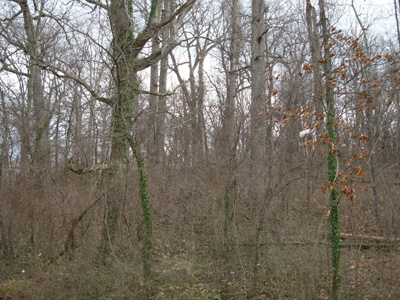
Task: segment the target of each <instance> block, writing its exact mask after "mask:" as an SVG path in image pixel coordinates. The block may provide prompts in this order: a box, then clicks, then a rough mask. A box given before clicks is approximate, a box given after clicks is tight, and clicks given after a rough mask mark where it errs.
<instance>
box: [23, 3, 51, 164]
mask: <svg viewBox="0 0 400 300" xmlns="http://www.w3.org/2000/svg"><path fill="white" fill-rule="evenodd" d="M15 2H17V3H18V4H19V6H20V7H21V11H22V13H23V17H24V28H25V33H26V36H27V44H26V48H27V52H28V55H29V78H28V103H30V102H32V103H33V121H34V124H33V129H34V132H35V140H34V149H33V153H31V154H32V161H33V162H34V163H37V164H48V163H50V140H49V125H48V124H47V122H46V119H47V115H46V112H47V111H48V109H47V105H46V103H45V100H44V95H43V83H42V74H41V69H40V66H39V64H38V63H39V52H38V47H39V45H38V32H39V31H40V17H39V19H38V21H37V25H36V28H35V25H34V22H33V17H32V15H31V12H30V10H29V6H28V2H27V1H26V0H19V1H15ZM28 107H29V105H28ZM27 113H28V114H30V109H28V111H27Z"/></svg>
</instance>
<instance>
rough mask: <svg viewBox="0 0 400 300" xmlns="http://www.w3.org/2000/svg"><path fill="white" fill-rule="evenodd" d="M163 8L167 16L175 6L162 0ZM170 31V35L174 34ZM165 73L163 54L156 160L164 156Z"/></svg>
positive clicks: (164, 40) (165, 32)
mask: <svg viewBox="0 0 400 300" xmlns="http://www.w3.org/2000/svg"><path fill="white" fill-rule="evenodd" d="M163 2H164V10H163V13H162V18H165V17H167V16H168V15H169V14H170V11H172V10H173V9H174V7H175V5H174V0H164V1H163ZM170 31H172V28H170V27H169V26H166V27H165V28H164V29H163V30H162V44H163V47H165V46H166V44H167V40H168V38H169V36H170ZM174 34H175V33H174V32H171V35H174ZM167 75H168V56H165V57H163V58H162V59H161V61H160V82H159V83H160V86H159V93H160V96H158V104H157V111H158V113H157V118H156V160H157V162H163V161H164V158H165V150H164V143H165V116H166V112H167V98H166V96H163V94H165V93H166V92H167Z"/></svg>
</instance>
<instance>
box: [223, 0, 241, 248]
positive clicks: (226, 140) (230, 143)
mask: <svg viewBox="0 0 400 300" xmlns="http://www.w3.org/2000/svg"><path fill="white" fill-rule="evenodd" d="M230 16H231V24H230V28H231V31H230V47H229V57H230V61H229V62H230V66H229V73H228V74H227V93H226V94H227V95H226V100H225V103H224V107H223V115H222V134H221V136H222V138H221V143H220V148H221V149H219V151H220V152H221V157H222V162H223V165H224V166H226V167H227V170H228V181H227V183H226V188H225V222H224V235H225V249H226V250H227V251H229V248H230V246H229V244H230V243H229V239H230V238H229V227H230V222H231V219H232V213H231V209H232V194H233V187H234V185H233V180H234V176H233V172H234V162H235V160H236V143H234V139H235V138H234V134H235V101H236V95H237V78H238V67H239V52H240V27H239V3H238V0H231V1H230Z"/></svg>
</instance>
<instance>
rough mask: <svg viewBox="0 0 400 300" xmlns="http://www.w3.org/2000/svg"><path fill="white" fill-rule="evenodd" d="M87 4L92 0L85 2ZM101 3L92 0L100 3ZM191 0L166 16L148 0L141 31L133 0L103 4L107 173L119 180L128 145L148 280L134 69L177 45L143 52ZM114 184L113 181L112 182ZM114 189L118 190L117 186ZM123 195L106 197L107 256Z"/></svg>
mask: <svg viewBox="0 0 400 300" xmlns="http://www.w3.org/2000/svg"><path fill="white" fill-rule="evenodd" d="M87 2H88V3H93V1H91V0H88V1H87ZM99 3H100V2H96V3H95V4H96V5H99ZM194 3H195V0H188V1H187V2H186V3H184V4H182V5H181V6H180V7H179V8H177V9H176V10H174V11H173V12H170V13H169V14H168V15H167V16H164V17H162V18H159V11H160V10H159V5H160V3H159V1H158V0H152V1H151V6H150V9H149V12H148V19H147V22H146V25H145V27H144V28H143V29H142V30H141V31H140V32H139V33H136V34H135V33H134V32H135V31H137V28H134V27H135V25H134V22H133V17H132V14H133V1H132V0H111V1H110V2H109V4H108V5H102V6H101V7H102V8H103V9H106V10H107V13H108V17H109V20H110V25H111V30H112V36H113V39H112V50H113V51H112V52H113V53H112V56H113V57H112V61H113V62H114V64H115V66H114V74H113V77H114V78H115V88H114V95H113V98H112V99H111V100H110V103H109V104H110V105H111V106H112V145H111V165H112V168H111V171H110V173H109V176H108V178H109V180H110V181H112V182H113V181H115V180H118V177H117V176H118V174H120V173H121V171H122V170H123V169H124V168H125V167H126V166H127V163H128V162H129V149H131V150H132V152H133V155H134V159H135V160H136V164H137V166H138V173H139V174H138V175H139V186H140V199H141V203H142V213H143V221H144V223H145V228H146V233H145V237H144V246H143V249H142V251H143V252H142V254H143V267H144V275H145V278H146V279H147V278H148V277H149V273H150V266H151V264H150V253H151V239H152V232H153V228H152V219H151V206H150V200H149V195H148V192H147V175H146V172H145V169H144V162H143V159H142V158H141V156H140V152H139V149H138V146H137V142H136V140H135V137H134V131H133V126H134V114H135V107H136V106H137V101H138V99H137V97H138V95H139V93H140V88H139V83H138V79H137V78H138V72H139V71H141V70H144V69H146V68H148V67H151V66H152V65H154V64H156V63H157V62H158V61H159V60H162V59H163V58H166V57H167V55H168V54H169V53H170V52H171V51H172V49H174V48H175V47H176V46H177V45H178V44H179V40H178V38H177V36H176V34H174V35H172V36H170V37H169V38H168V39H167V40H166V41H163V43H162V46H161V47H153V49H152V52H151V53H150V54H144V53H143V49H144V47H145V46H146V44H147V43H148V41H150V40H151V39H152V38H154V37H156V36H158V35H159V34H160V32H161V31H162V30H163V28H165V27H166V26H168V25H169V26H171V27H172V28H173V30H172V32H174V33H177V32H178V28H179V27H180V26H181V25H182V22H183V18H184V17H185V15H186V14H187V12H188V11H189V10H190V8H191V7H192V6H193V5H194ZM112 184H113V183H112ZM116 190H118V189H116ZM122 197H123V196H122V195H118V194H117V193H116V194H111V195H109V197H108V198H107V201H106V207H105V212H104V226H103V234H102V242H101V251H102V253H103V254H108V253H109V252H110V251H112V248H113V245H114V244H115V243H116V240H117V235H118V227H119V221H120V211H121V207H122V203H123V201H122V200H123V198H122Z"/></svg>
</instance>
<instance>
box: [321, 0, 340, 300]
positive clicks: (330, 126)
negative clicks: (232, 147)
mask: <svg viewBox="0 0 400 300" xmlns="http://www.w3.org/2000/svg"><path fill="white" fill-rule="evenodd" d="M319 8H320V22H321V25H322V34H323V46H324V73H325V101H326V107H327V123H326V129H327V132H328V136H329V143H328V158H327V162H328V179H329V182H330V183H331V184H332V185H335V184H336V183H337V182H338V177H337V176H338V174H337V172H338V170H337V168H338V154H337V151H338V150H337V142H338V141H337V133H336V126H335V121H336V112H335V98H334V91H333V86H332V84H331V78H332V62H331V52H330V48H329V46H328V44H329V42H330V28H329V27H328V20H327V18H326V15H325V1H324V0H319ZM329 207H330V215H329V222H330V226H331V233H330V240H331V253H332V275H333V276H332V299H333V300H339V299H340V283H341V273H340V242H341V240H340V210H339V189H338V187H335V188H332V190H331V192H330V197H329Z"/></svg>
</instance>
